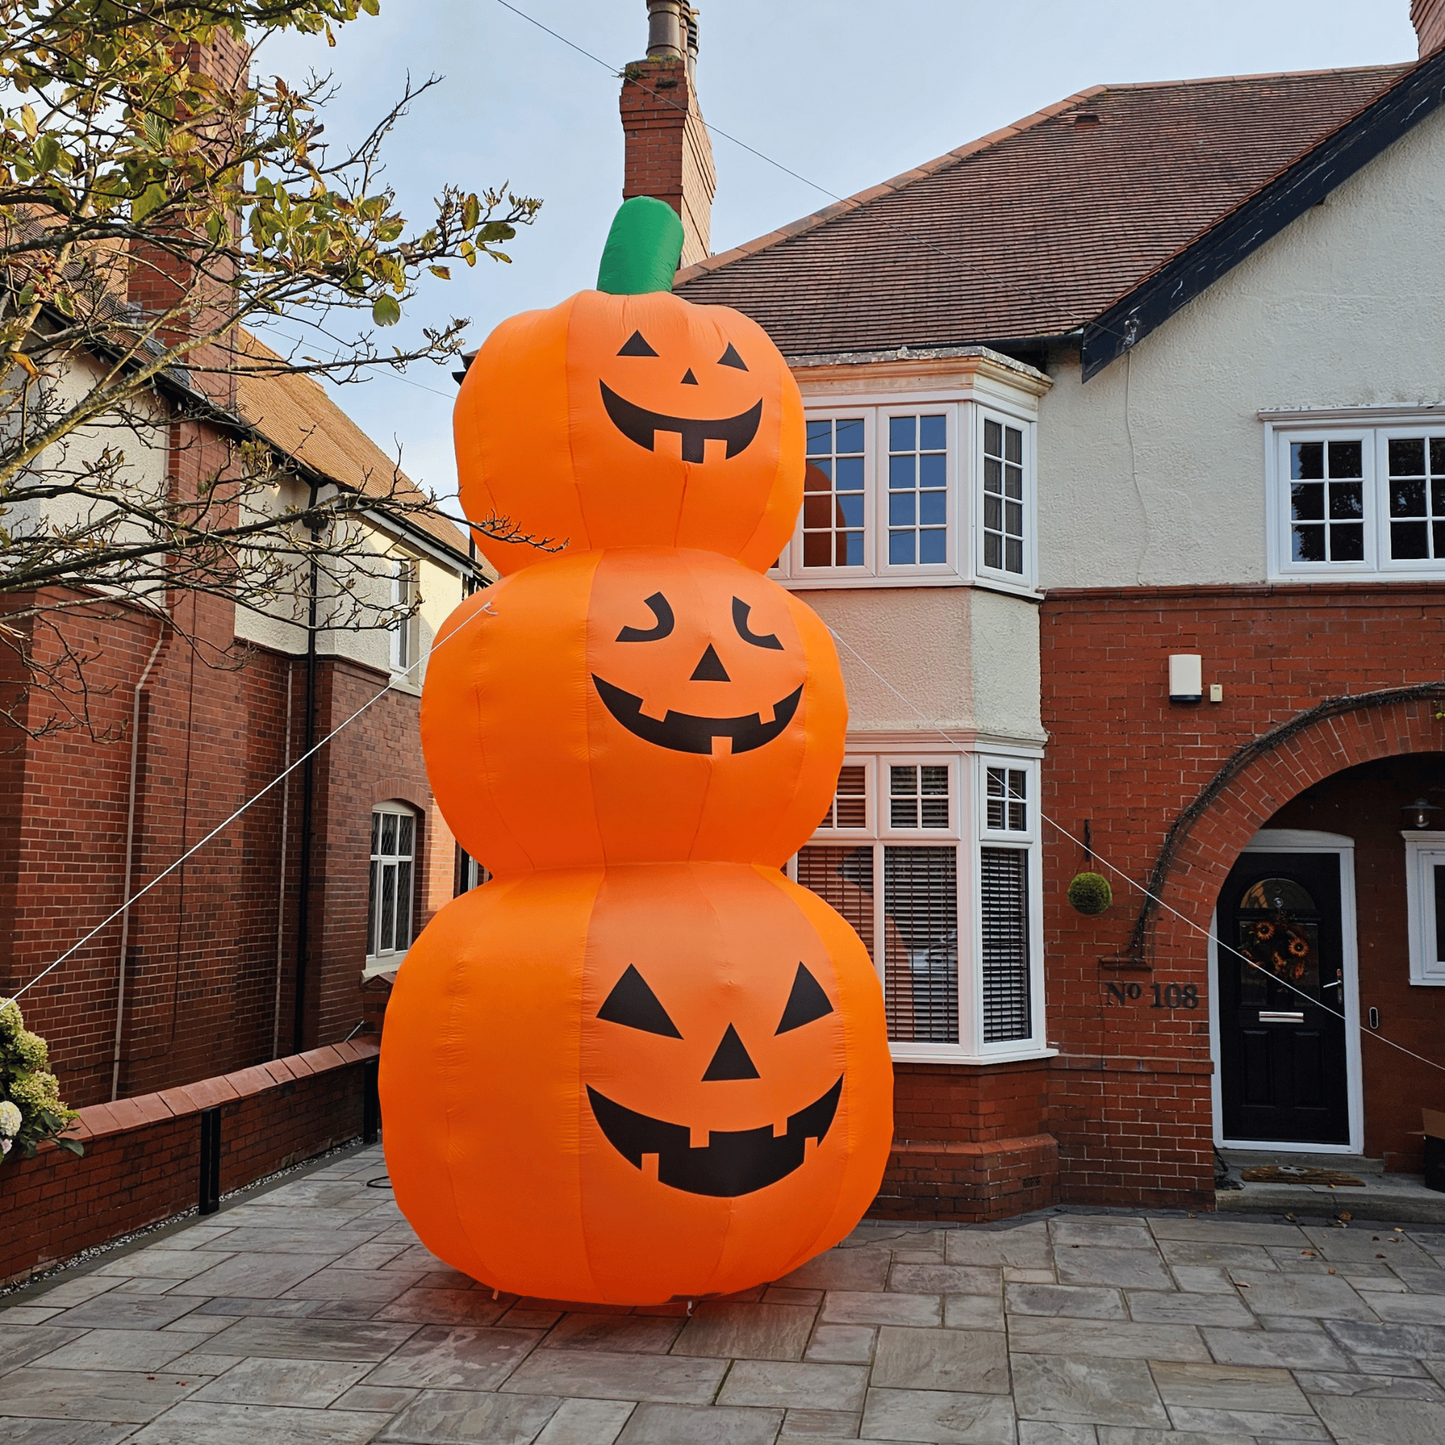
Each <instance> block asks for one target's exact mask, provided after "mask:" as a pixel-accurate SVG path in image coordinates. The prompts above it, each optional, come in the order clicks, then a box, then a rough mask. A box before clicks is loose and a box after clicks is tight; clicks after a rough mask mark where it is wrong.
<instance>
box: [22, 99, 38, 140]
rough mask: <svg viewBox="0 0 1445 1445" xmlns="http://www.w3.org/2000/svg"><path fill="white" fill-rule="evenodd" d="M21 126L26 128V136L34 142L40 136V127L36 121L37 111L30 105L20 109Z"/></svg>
mask: <svg viewBox="0 0 1445 1445" xmlns="http://www.w3.org/2000/svg"><path fill="white" fill-rule="evenodd" d="M20 124H21V125H23V126H24V127H25V134H26V135H28V136H29V137H30V139H31V140H34V139H35V137H36V136H37V135H39V134H40V127H39V125H38V124H37V123H36V120H35V111H34V110H33V109H32V108H31V107H30V106H28V105H22V106H21V107H20Z"/></svg>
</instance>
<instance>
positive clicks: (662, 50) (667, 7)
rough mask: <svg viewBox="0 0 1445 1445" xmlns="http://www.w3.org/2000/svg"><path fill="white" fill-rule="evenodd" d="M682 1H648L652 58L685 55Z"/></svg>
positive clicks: (649, 40) (648, 28) (648, 34)
mask: <svg viewBox="0 0 1445 1445" xmlns="http://www.w3.org/2000/svg"><path fill="white" fill-rule="evenodd" d="M681 9H682V0H647V54H648V56H649V57H650V58H651V57H658V58H664V57H672V56H677V57H679V58H680V57H681V56H683V55H685V54H686V53H687V52H686V44H685V41H684V39H683V31H684V25H685V22H684V21H683V18H682V15H681V13H680V11H681Z"/></svg>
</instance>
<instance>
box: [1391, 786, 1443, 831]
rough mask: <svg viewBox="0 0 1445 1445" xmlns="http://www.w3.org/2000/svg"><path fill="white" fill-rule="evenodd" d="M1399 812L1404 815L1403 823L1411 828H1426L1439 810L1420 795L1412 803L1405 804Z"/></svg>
mask: <svg viewBox="0 0 1445 1445" xmlns="http://www.w3.org/2000/svg"><path fill="white" fill-rule="evenodd" d="M1400 811H1401V812H1402V813H1403V814H1404V815H1405V821H1406V822H1407V823H1408V824H1409V825H1410V826H1411V827H1412V828H1428V827H1429V826H1430V823H1431V821H1432V819H1433V818H1434V816H1435V814H1436V813H1438V812H1439V811H1440V809H1439V808H1438V807H1437V806H1436V805H1435V804H1434V803H1432V802H1431V801H1430V800H1429V798H1427V797H1426V796H1425V795H1424V794H1423V793H1421V794H1420V796H1419V797H1418V798H1416V799H1415V801H1414V802H1413V803H1406V804H1405V806H1404V807H1403V808H1401V809H1400Z"/></svg>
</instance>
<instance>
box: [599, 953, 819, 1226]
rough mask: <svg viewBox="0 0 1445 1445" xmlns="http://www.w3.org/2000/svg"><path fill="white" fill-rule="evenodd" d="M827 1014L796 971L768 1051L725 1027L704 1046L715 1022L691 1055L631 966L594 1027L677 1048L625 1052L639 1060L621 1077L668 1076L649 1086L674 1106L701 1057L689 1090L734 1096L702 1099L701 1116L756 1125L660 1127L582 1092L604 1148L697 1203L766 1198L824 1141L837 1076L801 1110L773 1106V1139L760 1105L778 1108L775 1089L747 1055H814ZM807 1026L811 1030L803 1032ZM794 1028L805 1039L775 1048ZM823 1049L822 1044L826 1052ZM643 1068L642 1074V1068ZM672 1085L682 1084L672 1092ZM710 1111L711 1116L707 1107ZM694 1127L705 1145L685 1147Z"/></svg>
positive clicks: (783, 1063) (781, 1065)
mask: <svg viewBox="0 0 1445 1445" xmlns="http://www.w3.org/2000/svg"><path fill="white" fill-rule="evenodd" d="M695 987H696V986H695V984H694V985H693V988H694V989H695ZM836 1012H837V1010H836V1009H835V1007H834V1005H833V1001H832V1000H831V999H830V998H829V997H828V995H827V993H826V992H825V991H824V989H823V987H822V985H821V984H820V983H819V982H818V980H817V979H816V978H815V977H814V976H813V973H812V971H811V970H810V969H809V968H808V966H807V964H806V963H802V962H800V963H799V964H798V966H797V971H796V972H795V973H794V975H793V982H792V985H791V987H790V989H789V991H788V996H787V1001H786V1003H785V1004H784V1005H783V1008H782V1012H781V1015H780V1017H779V1019H778V1022H777V1026H776V1028H774V1029H773V1030H772V1035H773V1041H772V1042H768V1041H766V1040H759V1039H754V1043H753V1049H752V1051H749V1049H748V1046H747V1044H746V1043H745V1042H744V1040H743V1036H742V1034H740V1033H739V1032H738V1028H737V1025H736V1024H734V1023H733V1022H732V1021H731V1020H729V1021H728V1022H727V1024H726V1025H725V1027H724V1028H723V1031H722V1036H721V1038H720V1039H719V1041H718V1044H717V1047H716V1048H713V1047H712V1044H711V1040H712V1036H713V1035H714V1034H716V1033H717V1027H716V1023H714V1026H713V1027H712V1028H710V1029H708V1030H707V1032H706V1033H705V1035H704V1037H703V1039H702V1041H701V1042H702V1043H703V1044H704V1045H705V1047H704V1049H703V1051H702V1052H701V1053H699V1052H698V1050H697V1048H696V1044H697V1043H698V1042H699V1041H698V1040H688V1039H685V1038H684V1037H683V1035H682V1033H681V1032H680V1031H679V1029H678V1027H677V1025H676V1023H674V1022H673V1019H672V1016H671V1015H670V1014H669V1013H668V1011H667V1008H666V1006H665V1005H664V1004H663V1002H662V1000H661V999H660V998H658V996H657V994H656V993H655V992H654V991H653V989H652V988H651V986H650V985H649V984H648V982H647V980H646V979H645V978H644V977H643V976H642V974H641V973H640V972H639V971H638V970H637V968H636V966H635V965H633V964H628V966H627V971H626V972H625V973H624V974H623V975H622V977H621V978H620V979H618V981H617V982H616V984H614V985H613V987H612V990H611V991H610V992H609V993H608V995H607V998H606V1000H605V1001H604V1002H603V1005H602V1007H601V1008H600V1009H598V1011H597V1018H598V1019H599V1020H600V1021H602V1022H604V1023H608V1024H613V1025H615V1026H616V1027H617V1028H618V1029H631V1030H633V1031H634V1032H636V1033H639V1034H649V1035H652V1036H653V1037H655V1038H661V1039H674V1040H676V1041H677V1046H676V1047H673V1046H669V1045H663V1046H660V1047H659V1046H656V1045H651V1046H647V1047H645V1048H644V1047H639V1048H636V1049H634V1050H633V1052H635V1053H637V1054H638V1055H642V1056H643V1057H641V1058H639V1059H638V1064H637V1067H635V1068H634V1069H632V1070H629V1071H628V1077H629V1078H631V1079H635V1080H638V1081H641V1080H645V1079H647V1078H648V1077H649V1075H656V1074H657V1073H664V1074H675V1075H676V1076H677V1077H674V1078H667V1079H665V1080H658V1082H660V1083H663V1085H664V1087H663V1088H662V1090H661V1093H662V1096H663V1097H666V1098H668V1099H670V1100H673V1101H676V1100H677V1099H678V1097H679V1093H680V1092H681V1093H682V1094H684V1095H686V1094H687V1093H689V1092H690V1089H689V1088H688V1086H690V1085H692V1084H693V1083H694V1080H693V1079H692V1078H690V1077H689V1065H691V1066H692V1070H693V1072H696V1065H697V1064H698V1063H700V1062H701V1061H702V1059H703V1058H704V1057H705V1058H706V1059H707V1067H706V1068H705V1069H703V1070H702V1071H701V1073H700V1074H699V1075H698V1079H697V1082H700V1083H702V1084H705V1085H706V1084H723V1085H727V1086H730V1089H729V1092H730V1093H731V1094H732V1095H733V1097H731V1098H729V1099H727V1100H723V1099H722V1098H721V1097H720V1095H721V1094H722V1092H723V1091H722V1090H703V1094H704V1098H703V1101H702V1102H703V1110H702V1113H703V1116H704V1117H716V1115H717V1107H716V1106H718V1105H723V1106H724V1107H725V1111H726V1113H727V1114H728V1115H729V1116H732V1117H730V1118H729V1123H733V1122H737V1120H736V1115H737V1113H738V1112H740V1111H743V1112H745V1111H746V1110H747V1109H748V1108H749V1106H750V1105H751V1107H752V1108H753V1110H754V1111H755V1116H761V1117H762V1118H763V1120H764V1122H761V1123H759V1124H757V1125H755V1126H754V1127H752V1128H747V1127H743V1128H721V1129H712V1128H707V1127H706V1126H698V1125H693V1124H687V1123H681V1122H678V1121H676V1120H674V1119H661V1118H657V1117H656V1116H654V1115H652V1114H648V1113H645V1112H643V1111H641V1110H638V1109H631V1108H628V1107H627V1106H626V1105H624V1104H620V1103H618V1102H617V1101H616V1100H615V1099H611V1098H608V1096H607V1095H606V1094H604V1093H602V1092H601V1091H600V1090H599V1089H596V1088H594V1087H593V1086H592V1085H590V1084H589V1085H588V1086H587V1098H588V1102H589V1103H590V1104H591V1106H592V1114H593V1117H594V1118H595V1119H596V1120H597V1123H598V1125H599V1127H600V1128H601V1130H602V1132H603V1134H605V1135H606V1136H607V1142H608V1143H609V1144H611V1145H612V1147H613V1148H614V1149H616V1150H617V1152H618V1153H619V1154H621V1155H622V1156H623V1158H625V1159H626V1160H628V1161H629V1162H630V1163H631V1164H632V1165H633V1167H634V1168H637V1169H641V1168H642V1167H643V1160H644V1159H646V1158H647V1157H648V1156H654V1157H655V1158H656V1160H657V1181H658V1183H659V1184H666V1185H668V1186H669V1187H670V1188H673V1189H681V1190H682V1191H683V1192H684V1193H686V1194H705V1195H710V1196H712V1197H714V1198H723V1199H735V1198H737V1197H738V1196H739V1195H743V1194H752V1193H753V1192H754V1191H755V1190H758V1189H766V1188H767V1187H768V1185H770V1184H776V1183H777V1182H778V1181H779V1180H780V1179H786V1178H787V1177H788V1175H790V1174H791V1173H793V1171H794V1170H796V1169H798V1168H799V1167H800V1166H801V1165H802V1163H803V1160H804V1157H805V1155H806V1153H807V1150H808V1146H809V1143H810V1142H811V1143H812V1144H815V1145H821V1144H822V1142H823V1140H824V1139H826V1138H827V1136H828V1130H829V1129H830V1128H831V1127H832V1125H833V1119H834V1117H835V1115H836V1114H837V1112H838V1101H839V1099H840V1098H841V1097H842V1094H843V1076H842V1075H841V1074H840V1075H839V1076H838V1077H837V1078H836V1079H835V1080H834V1081H833V1083H832V1084H831V1085H830V1086H829V1087H828V1088H826V1089H824V1090H823V1091H822V1092H821V1093H820V1094H818V1096H817V1097H816V1098H811V1099H808V1100H806V1102H805V1101H804V1100H800V1099H789V1101H788V1103H786V1104H784V1105H783V1106H782V1107H783V1108H784V1109H785V1110H786V1111H787V1113H786V1123H785V1125H784V1127H783V1129H782V1132H781V1133H779V1132H777V1126H776V1124H775V1123H774V1122H773V1117H772V1113H771V1112H770V1111H769V1110H768V1109H767V1108H766V1106H762V1105H761V1100H762V1099H766V1100H769V1101H772V1100H775V1099H777V1097H778V1094H779V1087H778V1085H777V1084H776V1082H773V1081H767V1080H764V1077H763V1075H762V1073H761V1071H760V1070H759V1067H758V1064H757V1063H756V1062H755V1061H754V1058H753V1054H754V1053H760V1048H759V1045H760V1042H761V1043H762V1046H763V1047H766V1048H768V1049H769V1050H770V1052H772V1053H775V1054H778V1055H782V1054H783V1053H784V1052H785V1051H786V1050H788V1049H789V1048H794V1049H795V1050H796V1052H797V1053H798V1054H799V1055H803V1056H806V1055H807V1053H808V1052H809V1051H810V1050H812V1051H815V1052H817V1051H819V1045H820V1039H819V1038H818V1033H819V1027H821V1020H823V1019H826V1018H828V1017H829V1016H830V1015H833V1014H836ZM810 1025H818V1026H819V1027H814V1028H811V1029H809V1026H810ZM835 1028H836V1020H835ZM801 1029H809V1032H808V1033H807V1034H800V1035H799V1037H798V1038H797V1039H796V1040H788V1041H786V1042H784V1043H778V1042H776V1041H777V1040H781V1039H782V1037H783V1035H785V1034H793V1033H796V1032H797V1031H798V1030H801ZM832 1042H833V1040H832V1039H831V1038H829V1040H828V1043H832ZM625 1046H626V1044H625V1040H623V1039H622V1038H618V1039H615V1040H613V1042H612V1047H613V1048H614V1049H615V1048H618V1047H625ZM821 1052H822V1054H823V1056H824V1057H829V1058H830V1057H831V1056H832V1053H833V1050H832V1049H831V1048H828V1047H826V1045H824V1046H823V1047H822V1049H821ZM764 1061H765V1062H766V1063H767V1064H769V1066H770V1072H771V1066H772V1064H773V1063H774V1062H776V1063H777V1065H778V1069H779V1072H785V1073H787V1074H788V1075H790V1076H791V1077H793V1078H796V1077H797V1076H798V1075H800V1074H801V1075H806V1074H807V1073H809V1072H810V1069H809V1067H808V1064H807V1062H806V1061H805V1060H798V1061H793V1060H787V1059H781V1058H780V1059H777V1060H773V1059H765V1060H764ZM649 1064H650V1065H652V1067H651V1068H648V1065H649ZM790 1064H791V1067H789V1065H790ZM679 1084H681V1085H683V1089H682V1090H681V1091H680V1090H679V1088H678V1085H679ZM754 1085H755V1087H754ZM644 1087H645V1085H644ZM637 1092H640V1090H639V1091H637ZM744 1100H745V1101H746V1102H744ZM709 1105H712V1106H714V1107H711V1108H709V1107H708V1106H709ZM794 1105H796V1107H793V1106H794ZM740 1106H741V1109H740ZM703 1128H705V1129H706V1133H707V1142H706V1143H703V1144H694V1143H693V1142H692V1139H693V1136H694V1135H695V1134H697V1133H699V1132H701V1130H702V1129H703Z"/></svg>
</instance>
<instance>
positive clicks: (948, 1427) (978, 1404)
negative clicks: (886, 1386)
mask: <svg viewBox="0 0 1445 1445" xmlns="http://www.w3.org/2000/svg"><path fill="white" fill-rule="evenodd" d="M862 1436H863V1438H864V1439H866V1440H908V1441H920V1440H926V1441H930V1442H937V1445H1014V1438H1015V1427H1014V1408H1013V1402H1012V1401H1011V1400H1009V1399H1008V1398H1007V1397H1006V1396H1003V1397H1001V1396H998V1395H970V1394H965V1393H963V1392H961V1391H957V1390H869V1391H868V1403H867V1405H866V1406H865V1407H864V1410H863V1428H862Z"/></svg>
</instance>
